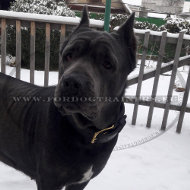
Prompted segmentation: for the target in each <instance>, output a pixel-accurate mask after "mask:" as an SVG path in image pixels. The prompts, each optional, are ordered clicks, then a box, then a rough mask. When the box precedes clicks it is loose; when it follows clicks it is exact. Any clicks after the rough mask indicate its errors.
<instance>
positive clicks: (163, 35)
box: [0, 11, 190, 133]
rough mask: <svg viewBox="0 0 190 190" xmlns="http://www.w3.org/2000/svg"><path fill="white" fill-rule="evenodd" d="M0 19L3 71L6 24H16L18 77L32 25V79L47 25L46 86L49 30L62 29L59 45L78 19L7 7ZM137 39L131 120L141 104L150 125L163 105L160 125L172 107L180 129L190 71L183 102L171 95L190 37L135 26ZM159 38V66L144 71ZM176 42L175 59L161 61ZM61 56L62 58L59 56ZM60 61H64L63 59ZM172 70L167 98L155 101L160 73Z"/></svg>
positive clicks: (98, 25)
mask: <svg viewBox="0 0 190 190" xmlns="http://www.w3.org/2000/svg"><path fill="white" fill-rule="evenodd" d="M0 19H1V72H3V73H5V72H6V67H5V62H6V35H7V33H6V28H7V25H14V26H16V78H18V79H20V70H21V42H22V39H21V27H27V28H30V82H31V83H34V70H35V39H36V28H44V29H45V31H46V41H45V74H44V86H48V81H49V65H50V45H51V44H50V31H51V29H56V30H59V31H60V46H61V44H62V43H63V41H64V38H65V34H66V30H71V28H72V27H73V26H75V25H77V24H78V23H79V19H77V18H68V17H60V16H48V15H35V14H27V13H13V12H7V11H0ZM91 27H94V28H97V29H103V22H96V21H91ZM135 33H136V36H137V39H138V40H143V41H144V42H143V52H142V59H141V64H140V71H139V75H138V76H136V77H133V78H130V79H128V81H127V84H128V86H129V85H134V84H137V91H136V97H135V98H130V99H126V101H127V103H132V104H134V111H133V117H132V124H133V125H135V124H136V119H137V114H138V108H139V106H140V105H143V106H148V107H149V113H148V120H147V127H150V126H151V121H152V116H153V111H154V108H155V107H157V108H162V109H164V116H163V121H162V125H161V129H162V130H165V129H166V125H167V119H168V114H169V110H176V111H179V112H180V116H179V120H178V125H177V130H176V131H177V132H178V133H180V132H181V128H182V123H183V119H184V114H185V112H188V113H190V107H187V101H188V97H189V90H190V73H189V74H188V78H187V82H186V88H185V93H184V96H183V101H182V105H179V106H178V105H173V104H172V103H171V98H172V95H173V87H174V82H175V78H176V73H177V69H178V68H179V67H182V66H185V65H188V66H189V65H190V56H188V55H187V56H185V57H180V53H181V49H182V46H184V45H185V46H190V37H189V36H188V35H184V32H181V33H180V34H173V35H172V34H168V33H167V32H152V31H143V30H135ZM150 41H151V42H153V41H156V42H159V43H160V48H159V53H158V60H157V67H156V69H155V70H152V71H150V72H146V73H144V68H145V60H146V56H147V51H148V46H149V42H150ZM168 43H171V44H176V53H175V56H174V61H171V62H169V63H167V64H164V65H162V63H163V57H164V53H165V46H166V44H168ZM59 59H61V58H59ZM60 62H61V61H60ZM168 71H172V75H171V80H170V84H169V89H168V94H167V101H166V102H164V103H160V102H156V100H155V98H156V94H157V88H158V82H159V77H160V74H163V73H165V72H168ZM152 77H154V84H153V89H152V95H151V100H150V101H143V100H141V98H140V95H141V88H142V83H143V81H144V80H147V79H150V78H152Z"/></svg>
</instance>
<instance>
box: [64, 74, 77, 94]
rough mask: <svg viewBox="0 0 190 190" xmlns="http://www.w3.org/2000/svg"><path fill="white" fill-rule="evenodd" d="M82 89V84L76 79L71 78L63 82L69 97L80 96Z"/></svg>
mask: <svg viewBox="0 0 190 190" xmlns="http://www.w3.org/2000/svg"><path fill="white" fill-rule="evenodd" d="M80 89H81V84H80V82H79V81H78V80H77V79H76V78H74V77H69V78H66V79H64V80H63V90H64V92H67V94H68V95H72V96H76V95H79V91H80Z"/></svg>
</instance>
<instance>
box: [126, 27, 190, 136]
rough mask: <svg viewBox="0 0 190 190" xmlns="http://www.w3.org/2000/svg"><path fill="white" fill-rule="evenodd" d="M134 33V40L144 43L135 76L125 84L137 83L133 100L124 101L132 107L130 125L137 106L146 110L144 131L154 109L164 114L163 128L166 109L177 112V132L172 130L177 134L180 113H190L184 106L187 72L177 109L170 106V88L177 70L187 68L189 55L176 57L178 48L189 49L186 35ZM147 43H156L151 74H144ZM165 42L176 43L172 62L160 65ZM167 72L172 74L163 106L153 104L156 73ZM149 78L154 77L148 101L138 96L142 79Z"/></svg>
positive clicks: (188, 83) (164, 119)
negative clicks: (157, 47) (155, 54)
mask: <svg viewBox="0 0 190 190" xmlns="http://www.w3.org/2000/svg"><path fill="white" fill-rule="evenodd" d="M135 32H136V36H137V39H138V40H142V39H143V40H144V43H143V53H142V59H141V64H140V71H139V75H138V76H136V77H133V78H131V79H129V80H128V82H127V84H128V86H130V85H133V84H137V91H136V96H135V98H130V99H128V100H126V101H127V102H128V103H132V104H134V110H133V117H132V124H133V125H135V124H136V120H137V114H138V108H139V105H143V106H148V107H149V112H148V119H147V125H146V126H147V127H148V128H149V127H151V122H152V117H153V111H154V108H155V107H157V108H162V109H164V115H163V120H162V124H161V129H162V130H165V129H166V126H167V120H168V114H169V110H176V111H180V115H179V120H178V124H177V129H176V131H177V132H178V133H180V132H181V129H182V123H183V119H184V114H185V112H188V113H190V107H188V106H187V101H188V97H189V90H190V72H189V74H188V78H187V82H186V87H185V93H184V96H183V100H182V104H181V105H179V106H178V105H173V104H171V99H172V95H173V88H174V83H175V78H176V74H177V69H178V68H179V67H182V66H185V65H188V66H190V55H187V56H184V57H180V54H181V50H182V46H186V47H189V46H190V36H189V35H185V34H184V32H180V33H179V34H169V33H167V32H152V31H151V32H150V31H142V30H136V31H135ZM150 41H151V42H153V41H158V42H160V48H159V52H158V60H157V67H156V68H155V69H154V70H152V71H151V72H146V73H144V67H145V61H146V55H147V50H148V45H149V42H150ZM168 43H171V44H176V51H175V55H174V61H171V62H169V63H164V65H163V57H164V54H165V47H166V44H168ZM168 71H172V74H171V79H170V84H169V89H168V94H167V99H166V102H163V103H160V102H156V94H157V89H158V82H159V77H160V74H163V73H165V72H168ZM153 77H154V83H153V89H152V94H151V100H149V101H144V100H141V97H140V94H141V88H142V82H143V81H144V80H147V79H150V78H153Z"/></svg>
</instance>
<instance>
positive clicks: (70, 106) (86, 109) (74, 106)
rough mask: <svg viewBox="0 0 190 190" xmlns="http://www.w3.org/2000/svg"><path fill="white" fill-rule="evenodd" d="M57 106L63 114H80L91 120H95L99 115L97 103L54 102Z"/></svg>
mask: <svg viewBox="0 0 190 190" xmlns="http://www.w3.org/2000/svg"><path fill="white" fill-rule="evenodd" d="M54 104H55V106H56V107H57V108H58V110H59V111H60V112H61V113H64V114H68V115H70V114H76V113H80V114H81V115H83V116H84V117H86V118H87V119H89V120H92V121H93V120H95V119H96V118H97V115H98V106H97V104H96V103H95V102H90V103H89V102H85V103H82V102H64V103H60V102H57V101H55V100H54Z"/></svg>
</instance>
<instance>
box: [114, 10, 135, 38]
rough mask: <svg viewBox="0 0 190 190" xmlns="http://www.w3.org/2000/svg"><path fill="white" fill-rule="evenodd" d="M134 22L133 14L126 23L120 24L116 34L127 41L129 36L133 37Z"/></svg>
mask: <svg viewBox="0 0 190 190" xmlns="http://www.w3.org/2000/svg"><path fill="white" fill-rule="evenodd" d="M134 20H135V13H132V14H131V15H130V16H129V18H128V19H127V21H126V22H125V23H124V24H122V25H121V26H120V27H119V29H118V31H117V33H118V34H119V35H120V36H122V37H124V39H129V38H130V37H131V35H133V25H134Z"/></svg>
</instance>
